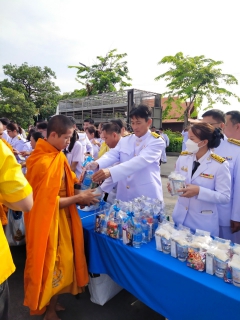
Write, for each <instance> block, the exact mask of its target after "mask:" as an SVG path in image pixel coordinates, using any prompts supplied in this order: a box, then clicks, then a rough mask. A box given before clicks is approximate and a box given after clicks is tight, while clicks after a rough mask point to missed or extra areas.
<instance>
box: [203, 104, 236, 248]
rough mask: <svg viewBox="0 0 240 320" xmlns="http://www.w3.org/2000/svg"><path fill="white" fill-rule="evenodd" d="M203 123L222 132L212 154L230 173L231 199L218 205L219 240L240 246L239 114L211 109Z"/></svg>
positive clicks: (204, 115)
mask: <svg viewBox="0 0 240 320" xmlns="http://www.w3.org/2000/svg"><path fill="white" fill-rule="evenodd" d="M202 117H203V119H202V121H203V122H206V123H209V124H211V125H212V126H214V127H215V128H221V129H223V131H224V140H221V144H220V145H219V146H218V147H217V148H215V149H214V152H215V153H217V154H218V155H220V156H221V157H223V158H224V159H226V160H227V161H228V163H229V169H230V173H231V199H230V202H229V203H227V204H219V205H218V211H219V225H220V234H219V236H220V238H224V239H228V240H231V241H232V242H234V243H238V244H240V210H239V199H238V197H239V189H240V112H239V111H229V112H227V113H226V116H225V114H224V112H222V111H221V110H219V109H211V110H208V111H206V112H205V113H204V114H203V115H202Z"/></svg>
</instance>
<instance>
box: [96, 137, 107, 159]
mask: <svg viewBox="0 0 240 320" xmlns="http://www.w3.org/2000/svg"><path fill="white" fill-rule="evenodd" d="M109 150H110V149H109V146H108V145H107V144H106V142H105V141H104V142H103V143H102V144H101V147H100V150H99V152H98V158H100V157H101V156H102V155H104V153H106V152H107V151H109Z"/></svg>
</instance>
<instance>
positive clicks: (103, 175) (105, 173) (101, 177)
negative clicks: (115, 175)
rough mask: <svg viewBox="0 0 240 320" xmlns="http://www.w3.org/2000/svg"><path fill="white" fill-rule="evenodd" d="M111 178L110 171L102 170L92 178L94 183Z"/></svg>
mask: <svg viewBox="0 0 240 320" xmlns="http://www.w3.org/2000/svg"><path fill="white" fill-rule="evenodd" d="M109 177H111V173H110V171H109V169H101V170H99V171H98V172H96V173H94V175H93V176H92V180H93V182H101V181H103V180H105V179H107V178H109Z"/></svg>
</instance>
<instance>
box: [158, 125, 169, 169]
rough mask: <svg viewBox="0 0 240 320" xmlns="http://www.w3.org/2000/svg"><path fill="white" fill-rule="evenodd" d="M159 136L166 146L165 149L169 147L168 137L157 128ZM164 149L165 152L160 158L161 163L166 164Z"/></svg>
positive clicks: (161, 129)
mask: <svg viewBox="0 0 240 320" xmlns="http://www.w3.org/2000/svg"><path fill="white" fill-rule="evenodd" d="M159 134H160V136H162V137H163V139H164V141H165V144H166V148H167V147H168V146H169V138H168V135H167V134H166V133H164V131H163V128H159ZM166 148H165V150H164V151H163V152H162V156H161V163H167V154H166Z"/></svg>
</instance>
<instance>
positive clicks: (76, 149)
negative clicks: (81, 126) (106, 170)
mask: <svg viewBox="0 0 240 320" xmlns="http://www.w3.org/2000/svg"><path fill="white" fill-rule="evenodd" d="M63 152H64V154H65V155H66V157H67V159H68V163H69V165H70V167H71V170H72V171H73V172H75V174H76V176H77V178H78V179H79V178H80V175H81V173H82V164H83V161H84V152H83V146H82V144H81V143H80V141H79V140H78V133H77V131H76V130H74V131H73V135H72V137H71V140H70V144H69V145H68V146H67V147H66V149H64V150H63Z"/></svg>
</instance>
